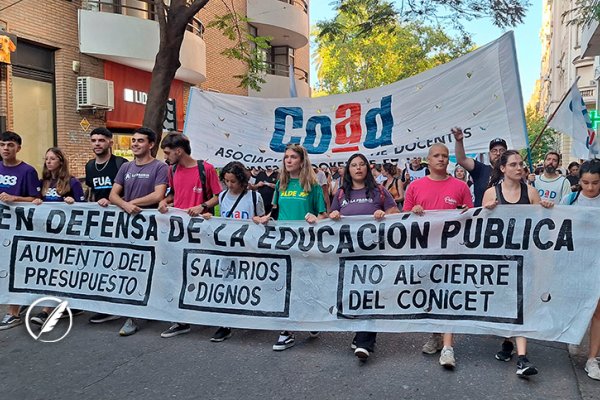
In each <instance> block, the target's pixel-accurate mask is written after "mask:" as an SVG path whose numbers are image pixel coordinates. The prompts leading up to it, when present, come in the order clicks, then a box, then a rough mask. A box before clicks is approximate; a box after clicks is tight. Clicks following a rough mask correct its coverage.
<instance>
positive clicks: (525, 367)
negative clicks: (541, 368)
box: [517, 356, 538, 376]
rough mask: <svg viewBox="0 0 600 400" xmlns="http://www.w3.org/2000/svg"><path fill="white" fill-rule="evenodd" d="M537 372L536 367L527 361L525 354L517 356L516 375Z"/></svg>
mask: <svg viewBox="0 0 600 400" xmlns="http://www.w3.org/2000/svg"><path fill="white" fill-rule="evenodd" d="M537 373H538V370H537V368H536V367H535V365H533V364H532V363H530V362H529V360H528V359H527V357H526V356H519V361H517V375H519V376H531V375H535V374H537Z"/></svg>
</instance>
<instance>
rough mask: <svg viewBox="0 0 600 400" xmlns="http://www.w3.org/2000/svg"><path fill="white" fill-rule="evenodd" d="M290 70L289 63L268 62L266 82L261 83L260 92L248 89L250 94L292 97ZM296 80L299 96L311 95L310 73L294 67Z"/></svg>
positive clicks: (253, 95)
mask: <svg viewBox="0 0 600 400" xmlns="http://www.w3.org/2000/svg"><path fill="white" fill-rule="evenodd" d="M289 70H290V66H289V65H285V64H277V63H266V72H265V74H264V76H263V78H264V80H265V81H266V82H265V83H263V84H262V85H261V90H260V92H258V91H256V90H253V89H248V96H251V97H261V98H289V97H291V96H290V78H289ZM294 80H295V82H296V93H297V95H298V97H310V85H309V84H308V73H307V72H306V71H304V70H302V69H300V68H294Z"/></svg>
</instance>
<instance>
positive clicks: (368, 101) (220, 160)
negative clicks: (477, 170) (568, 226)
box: [184, 32, 526, 167]
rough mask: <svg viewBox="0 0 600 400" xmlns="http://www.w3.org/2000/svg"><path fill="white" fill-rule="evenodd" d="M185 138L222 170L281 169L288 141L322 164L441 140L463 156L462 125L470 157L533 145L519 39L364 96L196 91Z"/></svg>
mask: <svg viewBox="0 0 600 400" xmlns="http://www.w3.org/2000/svg"><path fill="white" fill-rule="evenodd" d="M187 110H188V111H187V117H186V122H185V128H184V134H185V135H187V136H188V137H189V138H190V140H191V143H192V152H193V153H192V154H194V156H195V157H197V158H200V159H205V160H208V161H209V162H211V163H212V164H214V165H215V166H217V167H219V166H221V167H222V166H224V165H225V164H227V163H228V162H230V161H241V162H242V163H244V164H245V165H246V166H267V165H277V166H278V165H280V161H281V158H282V155H283V153H284V152H285V147H286V145H287V144H289V143H297V144H302V145H303V146H304V147H306V148H307V150H308V152H309V154H310V159H311V162H312V163H313V164H315V165H320V164H323V163H325V164H329V165H334V164H335V163H337V162H345V161H346V160H347V159H348V157H349V156H350V155H351V154H353V153H355V152H357V151H359V152H362V153H364V154H365V155H369V158H370V159H371V160H374V161H378V162H385V161H391V162H398V161H400V162H403V161H404V160H405V159H406V158H407V157H410V156H415V155H418V156H422V155H426V154H427V151H428V149H429V147H431V145H432V144H434V143H440V142H441V143H445V144H446V145H448V147H449V148H450V151H451V152H453V151H454V143H453V136H452V134H451V133H450V129H451V128H452V127H454V126H461V127H462V128H463V129H464V132H465V138H466V140H465V147H466V150H467V151H468V152H470V153H486V152H487V151H488V150H489V147H488V146H489V142H490V140H491V139H493V138H496V137H503V138H504V139H505V140H506V142H507V144H508V147H509V148H511V149H520V148H523V147H525V146H526V126H525V117H524V114H523V110H524V107H523V101H522V96H521V87H520V83H519V75H518V69H517V60H516V56H515V47H514V38H513V34H512V32H509V33H506V34H504V35H503V36H502V37H500V38H499V39H497V40H496V41H494V42H491V43H489V44H488V45H486V46H483V47H481V48H479V49H477V50H475V51H473V52H471V53H469V54H467V55H464V56H462V57H460V58H458V59H455V60H453V61H451V62H449V63H447V64H444V65H441V66H438V67H436V68H433V69H431V70H428V71H425V72H423V73H421V74H419V75H416V76H413V77H411V78H408V79H405V80H402V81H399V82H396V83H393V84H391V85H387V86H383V87H379V88H375V89H370V90H365V91H361V92H356V93H350V94H343V95H335V96H327V97H318V98H288V99H281V98H279V99H267V98H256V97H247V96H235V95H229V94H220V93H212V92H205V91H202V90H200V89H197V88H192V89H191V91H190V100H189V106H188V109H187Z"/></svg>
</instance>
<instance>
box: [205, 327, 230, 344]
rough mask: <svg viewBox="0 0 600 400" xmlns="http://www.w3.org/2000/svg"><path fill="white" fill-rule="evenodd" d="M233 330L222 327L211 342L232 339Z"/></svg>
mask: <svg viewBox="0 0 600 400" xmlns="http://www.w3.org/2000/svg"><path fill="white" fill-rule="evenodd" d="M231 335H232V333H231V328H224V327H220V328H219V329H217V331H216V332H215V334H214V335H213V336H212V337H211V338H210V341H211V342H222V341H224V340H227V339H229V338H230V337H231Z"/></svg>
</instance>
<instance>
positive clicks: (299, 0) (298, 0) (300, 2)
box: [279, 0, 308, 14]
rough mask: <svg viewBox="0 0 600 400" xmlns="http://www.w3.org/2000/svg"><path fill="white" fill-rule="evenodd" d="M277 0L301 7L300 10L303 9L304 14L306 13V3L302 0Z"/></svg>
mask: <svg viewBox="0 0 600 400" xmlns="http://www.w3.org/2000/svg"><path fill="white" fill-rule="evenodd" d="M279 1H281V2H284V3H288V4H291V5H293V6H295V7H299V8H301V9H302V11H304V12H305V13H306V14H308V3H306V1H304V0H279Z"/></svg>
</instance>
